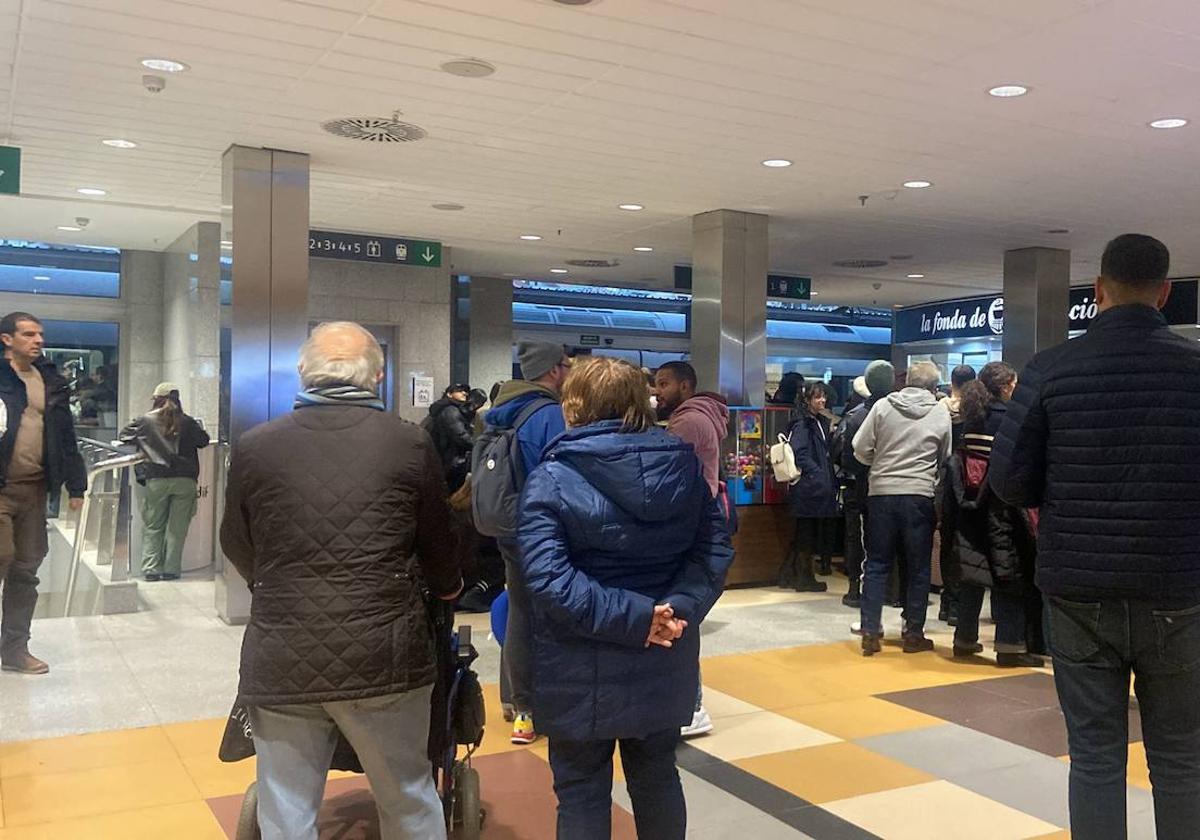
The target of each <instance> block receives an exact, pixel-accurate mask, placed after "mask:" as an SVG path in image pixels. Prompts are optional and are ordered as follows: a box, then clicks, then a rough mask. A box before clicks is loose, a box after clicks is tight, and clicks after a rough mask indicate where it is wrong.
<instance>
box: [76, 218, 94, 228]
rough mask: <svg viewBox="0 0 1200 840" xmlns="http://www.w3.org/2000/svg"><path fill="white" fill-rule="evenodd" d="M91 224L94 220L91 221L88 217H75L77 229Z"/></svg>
mask: <svg viewBox="0 0 1200 840" xmlns="http://www.w3.org/2000/svg"><path fill="white" fill-rule="evenodd" d="M91 222H92V220H91V219H89V218H88V217H87V216H76V217H75V227H77V228H85V227H87V226H88V225H89V224H91Z"/></svg>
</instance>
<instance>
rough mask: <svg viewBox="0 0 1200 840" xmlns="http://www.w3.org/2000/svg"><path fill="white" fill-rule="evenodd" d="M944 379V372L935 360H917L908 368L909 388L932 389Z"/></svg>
mask: <svg viewBox="0 0 1200 840" xmlns="http://www.w3.org/2000/svg"><path fill="white" fill-rule="evenodd" d="M941 381H942V372H941V371H940V370H938V366H937V365H935V364H934V363H933V362H915V363H914V364H913V366H912V367H910V368H909V369H908V379H907V380H906V381H905V383H904V384H905V385H906V386H907V387H909V388H922V389H924V390H926V391H932V390H934V389H936V388H937V386H938V383H939V382H941Z"/></svg>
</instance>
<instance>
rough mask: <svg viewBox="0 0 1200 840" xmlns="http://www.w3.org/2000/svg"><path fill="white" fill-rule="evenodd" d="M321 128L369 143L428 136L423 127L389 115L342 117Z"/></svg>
mask: <svg viewBox="0 0 1200 840" xmlns="http://www.w3.org/2000/svg"><path fill="white" fill-rule="evenodd" d="M321 128H323V129H325V130H326V131H328V132H329V133H330V134H332V135H334V136H336V137H345V138H346V139H348V140H361V141H364V142H367V143H413V142H415V141H417V140H421V139H424V138H425V137H427V136H428V133H427V132H426V131H425V129H423V128H420V127H418V126H415V125H412V124H411V123H406V122H400V121H399V120H397V119H392V118H389V117H342V118H340V119H336V120H326V121H325V122H323V123H321Z"/></svg>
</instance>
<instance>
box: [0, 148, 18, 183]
mask: <svg viewBox="0 0 1200 840" xmlns="http://www.w3.org/2000/svg"><path fill="white" fill-rule="evenodd" d="M0 193H4V194H7V195H20V193H21V150H20V149H19V148H17V147H16V146H0Z"/></svg>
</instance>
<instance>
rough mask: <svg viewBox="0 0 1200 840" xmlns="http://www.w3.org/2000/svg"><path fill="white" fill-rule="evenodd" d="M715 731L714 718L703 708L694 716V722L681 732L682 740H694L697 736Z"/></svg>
mask: <svg viewBox="0 0 1200 840" xmlns="http://www.w3.org/2000/svg"><path fill="white" fill-rule="evenodd" d="M712 730H713V722H712V717H711V716H710V715H709V713H708V709H706V708H704V707H703V706H701V707H700V708H699V709H697V710H696V712H695V714H693V715H692V722H691V723H689V724H688V725H687V726H685V727H683V728H682V729H680V730H679V736H680V737H681V738H694V737H696V736H697V735H705V734H707V733H709V732H712Z"/></svg>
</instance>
